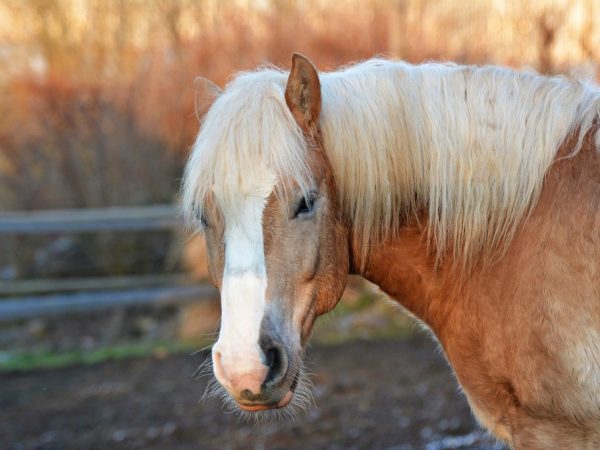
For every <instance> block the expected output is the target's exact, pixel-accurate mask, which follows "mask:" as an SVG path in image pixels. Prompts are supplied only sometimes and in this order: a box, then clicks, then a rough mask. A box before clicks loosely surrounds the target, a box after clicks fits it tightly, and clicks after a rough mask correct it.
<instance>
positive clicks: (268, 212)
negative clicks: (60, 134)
mask: <svg viewBox="0 0 600 450" xmlns="http://www.w3.org/2000/svg"><path fill="white" fill-rule="evenodd" d="M198 85H199V94H200V96H199V98H200V101H199V103H200V104H199V109H200V110H202V111H207V112H206V114H205V115H204V117H203V123H202V127H201V129H200V132H199V135H198V138H197V140H196V143H195V145H194V147H193V152H192V154H191V157H190V159H189V162H188V164H187V167H186V172H185V177H184V184H183V205H184V208H185V211H186V213H187V215H188V217H189V218H190V219H191V220H193V221H195V224H196V226H197V227H198V228H203V229H204V230H205V233H206V240H207V245H208V251H209V270H210V274H211V277H212V281H213V282H214V284H215V285H216V286H217V287H218V288H219V289H220V292H221V302H222V321H221V329H220V334H219V339H218V341H217V342H216V343H215V345H214V346H213V349H212V361H213V369H214V373H215V375H216V378H217V380H218V381H219V383H220V384H221V385H222V386H223V387H224V388H225V389H226V391H227V392H228V394H229V396H230V398H231V399H233V400H234V401H235V404H236V405H238V406H239V408H240V409H242V410H245V411H251V412H255V413H256V412H257V411H264V410H276V409H279V408H284V407H286V406H287V405H288V403H291V404H292V405H293V404H294V403H295V402H298V401H301V400H302V398H300V397H303V396H304V395H303V394H302V393H301V392H300V393H299V388H300V387H301V386H302V380H303V378H304V377H303V375H302V370H301V361H302V354H303V349H304V348H305V345H306V342H307V339H308V337H309V334H310V332H311V328H312V325H313V322H314V320H315V318H316V317H318V316H319V315H321V314H324V313H326V312H328V311H330V310H331V309H332V308H333V307H334V306H335V305H336V303H337V302H338V300H339V298H340V296H341V295H342V291H343V290H344V286H345V284H346V276H347V274H348V273H359V274H361V275H362V276H363V277H365V278H366V279H368V280H370V281H372V282H373V283H375V284H377V285H378V286H380V287H381V289H382V290H384V291H385V292H386V293H387V294H389V296H390V297H391V298H393V299H395V300H397V301H398V302H399V303H400V304H401V305H402V306H404V308H406V309H407V310H408V311H409V312H410V313H411V314H412V315H414V316H415V317H416V318H417V319H418V320H420V321H421V322H423V323H424V324H426V325H427V326H428V327H429V328H430V329H431V331H432V333H433V334H434V335H435V336H436V338H437V339H438V340H439V342H440V344H441V346H442V348H443V350H444V352H445V355H446V357H447V358H448V360H449V361H450V363H451V365H452V367H453V369H454V371H455V372H456V376H457V378H458V381H459V382H460V384H461V386H462V388H463V390H464V392H465V394H466V396H467V398H468V401H469V403H470V405H471V407H472V409H473V412H474V414H475V415H476V416H477V418H478V420H479V421H480V422H481V423H482V424H483V425H484V426H485V427H487V428H488V429H489V430H490V431H491V432H492V433H494V434H495V435H496V436H497V437H499V438H500V439H502V440H504V441H506V442H507V443H508V444H509V445H511V446H512V447H514V448H517V449H548V448H561V449H567V448H568V449H576V448H577V449H578V448H600V279H599V276H600V227H599V225H600V158H599V155H598V148H599V146H600V138H599V133H598V124H599V122H598V115H599V114H600V89H599V88H598V87H597V86H594V85H592V84H589V83H585V82H581V81H573V80H569V79H566V78H547V77H542V76H539V75H537V74H533V73H522V72H516V71H513V70H509V69H503V68H498V67H473V66H459V65H453V64H424V65H417V66H413V65H409V64H406V63H403V62H392V61H384V60H372V61H367V62H364V63H360V64H357V65H354V66H350V67H348V68H346V69H344V70H341V71H337V72H331V73H320V74H319V73H318V72H317V70H316V69H315V68H314V66H313V64H312V63H311V62H310V61H309V60H308V59H306V58H305V57H303V56H301V55H298V54H295V55H294V56H293V59H292V69H291V71H290V72H289V74H288V73H286V72H283V71H280V70H276V69H272V68H266V69H260V70H257V71H254V72H247V73H242V74H240V75H238V76H237V77H235V78H234V79H233V81H231V82H230V83H229V84H228V86H227V87H226V88H225V89H224V90H223V91H222V92H221V91H220V90H219V88H217V87H216V86H215V85H213V84H212V83H210V82H208V81H206V80H200V81H199V82H198Z"/></svg>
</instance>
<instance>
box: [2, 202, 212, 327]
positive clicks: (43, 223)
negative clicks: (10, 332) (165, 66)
mask: <svg viewBox="0 0 600 450" xmlns="http://www.w3.org/2000/svg"><path fill="white" fill-rule="evenodd" d="M181 226H182V220H181V218H180V215H179V213H178V208H177V207H176V206H175V205H151V206H140V207H116V208H91V209H70V210H51V211H30V212H29V211H28V212H3V213H0V235H7V236H12V235H30V234H34V235H40V234H62V233H91V232H123V231H148V230H164V229H176V228H179V227H181ZM59 292H60V293H59ZM41 293H44V294H45V295H37V294H41ZM217 296H218V293H217V291H216V290H215V289H214V288H213V287H212V286H209V285H206V284H190V282H189V280H187V279H186V278H185V276H184V275H147V276H125V277H105V278H79V279H77V278H73V279H61V280H18V281H13V282H0V322H6V321H11V320H17V319H27V318H34V317H40V316H49V315H59V314H65V313H79V312H91V311H100V310H104V309H109V308H115V307H127V306H136V305H167V304H184V303H189V302H193V301H198V300H200V299H216V298H217Z"/></svg>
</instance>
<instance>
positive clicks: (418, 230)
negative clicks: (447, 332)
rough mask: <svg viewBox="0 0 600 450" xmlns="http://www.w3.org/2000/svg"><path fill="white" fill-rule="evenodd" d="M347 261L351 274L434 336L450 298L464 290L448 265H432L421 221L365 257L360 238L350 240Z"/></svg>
mask: <svg viewBox="0 0 600 450" xmlns="http://www.w3.org/2000/svg"><path fill="white" fill-rule="evenodd" d="M349 235H350V236H352V235H353V233H352V232H350V233H349ZM350 261H351V263H350V266H351V272H353V273H359V274H360V275H362V276H363V277H364V278H365V279H367V280H368V281H370V282H372V283H374V284H376V285H377V286H379V287H380V288H381V289H382V290H383V291H384V292H385V293H386V294H388V295H389V296H390V297H391V298H392V299H394V300H395V301H397V302H398V303H400V304H401V305H402V306H403V307H404V308H406V309H407V310H408V311H409V312H410V313H412V314H413V315H414V316H416V317H417V318H418V319H420V320H422V321H423V322H424V323H426V324H427V325H428V326H429V327H431V328H432V329H433V330H434V331H435V332H436V334H438V335H439V333H440V332H441V331H442V329H443V327H444V323H445V321H446V318H447V317H448V315H449V312H450V309H451V307H452V303H453V302H452V301H451V298H453V297H458V296H459V295H460V291H461V290H462V288H463V287H464V286H462V285H461V284H460V283H457V282H456V279H457V277H456V272H455V271H453V269H452V268H451V267H449V266H448V264H444V263H442V264H441V265H440V264H439V263H436V261H435V257H434V256H433V255H432V251H431V248H428V244H427V229H426V224H424V223H423V222H422V221H421V222H420V223H416V222H413V223H410V224H407V225H405V226H403V227H402V228H401V229H400V230H399V231H398V232H397V233H394V234H393V236H390V237H388V238H386V239H384V240H383V241H381V242H378V243H376V244H374V245H372V246H371V248H370V249H369V252H368V254H367V255H364V252H363V251H362V250H361V247H360V239H357V238H356V237H351V238H350ZM361 267H362V268H363V269H362V270H360V268H361Z"/></svg>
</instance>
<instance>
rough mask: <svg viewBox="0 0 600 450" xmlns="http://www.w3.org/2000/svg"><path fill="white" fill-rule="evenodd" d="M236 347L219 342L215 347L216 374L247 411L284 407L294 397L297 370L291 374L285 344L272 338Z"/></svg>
mask: <svg viewBox="0 0 600 450" xmlns="http://www.w3.org/2000/svg"><path fill="white" fill-rule="evenodd" d="M244 347H246V348H245V349H242V348H240V346H238V347H236V348H234V349H233V350H230V349H228V348H227V347H226V346H224V345H220V343H219V342H217V343H216V344H215V346H214V347H213V352H212V358H213V369H214V373H215V377H216V378H217V380H218V381H219V383H221V385H222V386H223V387H224V388H225V389H226V390H227V391H228V392H229V394H230V395H231V397H232V398H233V399H234V400H235V402H236V403H237V404H238V406H239V408H240V409H242V410H244V411H250V412H255V411H264V410H268V409H278V408H283V407H285V406H287V405H288V403H289V402H290V401H291V400H292V398H293V396H294V389H295V387H296V383H297V376H298V374H297V372H296V373H290V372H291V370H290V366H291V364H290V357H289V353H288V351H287V349H286V348H285V346H284V345H283V344H282V343H281V342H280V341H278V340H274V339H273V338H270V337H261V339H260V340H259V343H258V345H253V346H244Z"/></svg>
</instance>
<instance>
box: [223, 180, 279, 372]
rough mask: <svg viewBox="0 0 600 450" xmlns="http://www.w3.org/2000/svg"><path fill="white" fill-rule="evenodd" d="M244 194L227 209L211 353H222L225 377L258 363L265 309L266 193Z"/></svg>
mask: <svg viewBox="0 0 600 450" xmlns="http://www.w3.org/2000/svg"><path fill="white" fill-rule="evenodd" d="M271 187H272V185H270V187H269V189H268V190H266V192H263V195H256V196H248V197H246V198H245V199H244V200H243V202H240V203H239V204H238V206H237V207H236V208H235V209H236V211H232V213H231V214H227V213H226V212H225V214H224V216H225V235H224V240H225V261H224V270H223V282H222V286H221V331H220V333H219V339H218V341H217V343H216V344H215V345H214V347H213V352H219V353H220V354H221V364H222V367H223V368H224V370H225V373H226V374H227V377H234V376H236V375H243V374H247V373H252V372H253V371H255V370H256V367H257V365H261V366H262V361H261V355H262V352H261V349H260V346H259V344H258V340H259V334H260V326H261V322H262V319H263V316H264V311H265V292H266V288H267V272H266V267H265V255H264V242H263V229H262V215H263V210H264V207H265V203H266V197H267V195H268V193H269V192H270V191H271Z"/></svg>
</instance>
